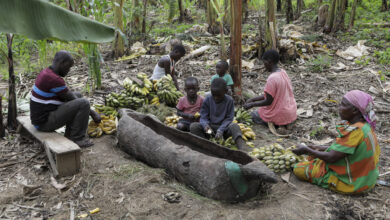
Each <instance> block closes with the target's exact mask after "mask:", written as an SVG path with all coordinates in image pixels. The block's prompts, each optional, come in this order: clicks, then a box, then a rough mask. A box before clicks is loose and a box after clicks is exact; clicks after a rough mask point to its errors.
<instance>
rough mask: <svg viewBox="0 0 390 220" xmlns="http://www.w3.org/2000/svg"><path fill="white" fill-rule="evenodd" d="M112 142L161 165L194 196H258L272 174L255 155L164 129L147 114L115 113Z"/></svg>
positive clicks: (273, 180)
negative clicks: (114, 132) (116, 127)
mask: <svg viewBox="0 0 390 220" xmlns="http://www.w3.org/2000/svg"><path fill="white" fill-rule="evenodd" d="M117 136H118V145H119V147H120V148H121V149H122V150H123V151H125V152H126V153H128V154H131V155H133V156H134V157H135V158H136V159H138V160H140V161H143V162H145V163H146V164H148V165H150V166H152V167H157V168H164V169H165V170H166V171H167V172H168V173H170V174H171V175H173V176H174V177H175V178H176V179H177V180H178V181H180V182H182V183H185V184H186V185H187V186H189V187H191V188H193V189H194V190H195V191H197V192H198V193H199V194H201V195H203V196H206V197H208V198H212V199H215V200H223V201H243V200H246V199H249V198H251V197H254V196H256V195H257V194H258V192H259V189H260V187H261V186H263V183H276V182H277V178H276V175H275V174H274V173H273V172H272V171H271V170H270V169H268V168H267V167H266V166H265V165H264V164H263V163H262V162H260V161H259V160H257V159H256V158H253V157H250V156H249V155H248V154H246V153H245V152H242V151H235V150H231V149H228V148H225V147H222V146H220V145H217V144H214V143H213V142H210V141H208V140H206V139H203V138H199V137H197V136H195V135H192V134H190V133H187V132H182V131H179V130H177V129H174V128H171V127H168V126H166V125H164V124H163V123H161V122H160V121H159V120H158V119H157V118H155V117H154V116H152V115H145V114H141V113H137V112H134V111H131V110H128V109H122V110H121V111H120V120H119V124H118V129H117Z"/></svg>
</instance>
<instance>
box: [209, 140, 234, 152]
mask: <svg viewBox="0 0 390 220" xmlns="http://www.w3.org/2000/svg"><path fill="white" fill-rule="evenodd" d="M210 141H211V142H214V143H216V144H219V145H222V146H224V147H227V148H230V149H232V150H237V149H238V148H237V146H236V144H235V143H234V141H233V138H232V137H228V138H227V139H226V140H225V139H220V140H218V139H215V138H210Z"/></svg>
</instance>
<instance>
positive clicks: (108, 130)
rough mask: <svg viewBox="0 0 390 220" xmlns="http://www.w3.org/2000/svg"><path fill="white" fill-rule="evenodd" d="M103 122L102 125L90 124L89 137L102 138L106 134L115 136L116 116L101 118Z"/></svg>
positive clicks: (92, 122)
mask: <svg viewBox="0 0 390 220" xmlns="http://www.w3.org/2000/svg"><path fill="white" fill-rule="evenodd" d="M101 118H102V121H101V122H100V123H95V122H94V121H91V122H90V123H89V124H88V131H87V133H88V135H89V136H90V137H93V138H95V137H100V136H102V135H103V133H104V134H113V133H114V132H115V131H116V123H115V116H113V115H110V116H106V115H103V116H101Z"/></svg>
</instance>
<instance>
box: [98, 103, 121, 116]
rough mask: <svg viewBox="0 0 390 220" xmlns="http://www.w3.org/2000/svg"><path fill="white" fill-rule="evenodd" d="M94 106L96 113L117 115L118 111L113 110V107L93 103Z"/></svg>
mask: <svg viewBox="0 0 390 220" xmlns="http://www.w3.org/2000/svg"><path fill="white" fill-rule="evenodd" d="M94 108H95V110H96V112H97V113H99V114H104V115H113V116H117V115H118V112H117V111H116V110H115V108H113V107H110V106H104V105H94Z"/></svg>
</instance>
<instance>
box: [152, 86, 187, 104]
mask: <svg viewBox="0 0 390 220" xmlns="http://www.w3.org/2000/svg"><path fill="white" fill-rule="evenodd" d="M157 96H158V98H159V100H161V101H162V102H165V104H167V105H168V106H176V104H177V101H178V99H179V98H180V97H182V96H183V94H182V93H181V92H180V91H177V90H176V88H175V89H171V90H166V89H164V90H160V91H158V92H157Z"/></svg>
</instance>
